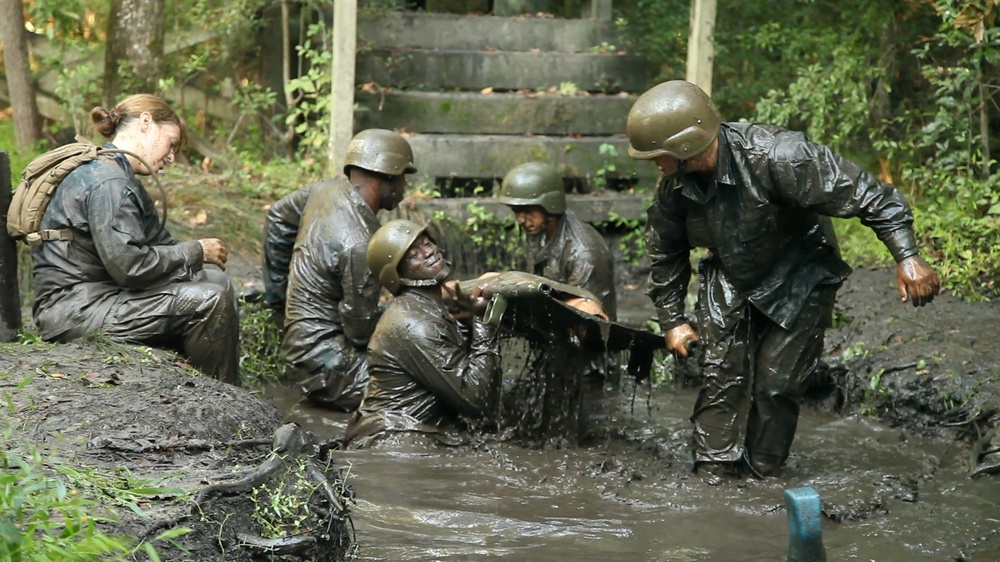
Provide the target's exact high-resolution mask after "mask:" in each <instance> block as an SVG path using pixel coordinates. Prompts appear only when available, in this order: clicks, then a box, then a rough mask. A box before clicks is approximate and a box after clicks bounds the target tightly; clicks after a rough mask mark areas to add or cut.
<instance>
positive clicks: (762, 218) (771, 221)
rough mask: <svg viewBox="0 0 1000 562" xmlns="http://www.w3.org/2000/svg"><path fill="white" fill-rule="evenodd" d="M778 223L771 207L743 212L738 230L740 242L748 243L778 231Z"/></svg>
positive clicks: (760, 207) (754, 208)
mask: <svg viewBox="0 0 1000 562" xmlns="http://www.w3.org/2000/svg"><path fill="white" fill-rule="evenodd" d="M777 226H778V223H777V219H776V218H775V216H774V211H773V210H772V209H771V208H770V205H767V204H764V205H760V206H758V207H753V208H751V209H749V210H745V211H743V212H742V214H741V216H740V224H739V227H738V228H737V231H738V234H739V237H740V240H741V241H743V242H747V241H749V240H753V239H755V238H760V237H761V236H764V235H765V234H767V233H769V232H774V231H775V230H776V229H777Z"/></svg>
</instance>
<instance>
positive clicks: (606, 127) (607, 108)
mask: <svg viewBox="0 0 1000 562" xmlns="http://www.w3.org/2000/svg"><path fill="white" fill-rule="evenodd" d="M355 100H356V101H357V103H358V105H359V106H360V108H362V109H361V110H360V111H357V112H355V117H356V127H357V128H358V129H359V130H360V129H368V128H371V127H381V128H384V129H402V130H406V131H412V132H420V133H459V134H499V135H522V134H525V133H528V134H536V135H583V136H599V135H615V134H620V133H621V132H622V131H624V130H625V118H626V117H627V116H628V110H629V108H631V107H632V104H633V103H634V102H635V96H631V95H624V94H619V95H575V96H561V95H557V94H479V93H469V92H413V91H398V90H396V91H388V92H366V91H358V92H357V93H356V97H355Z"/></svg>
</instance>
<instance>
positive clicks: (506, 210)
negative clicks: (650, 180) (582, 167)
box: [414, 193, 652, 223]
mask: <svg viewBox="0 0 1000 562" xmlns="http://www.w3.org/2000/svg"><path fill="white" fill-rule="evenodd" d="M651 203H652V197H651V196H650V195H649V194H636V193H593V194H587V195H576V194H567V195H566V206H567V207H568V208H569V209H571V210H572V211H573V213H574V214H575V215H576V216H577V218H579V219H580V220H582V221H584V222H589V223H604V222H613V221H614V220H615V219H616V218H618V217H620V218H623V219H626V220H630V221H639V222H645V221H646V209H648V208H649V205H650V204H651ZM472 204H474V205H478V206H481V207H483V208H484V209H485V210H486V211H487V212H490V213H492V214H493V215H495V216H496V217H497V218H500V219H503V218H506V217H507V216H508V215H510V214H511V211H510V207H508V206H507V205H504V204H503V203H500V202H499V201H497V200H496V199H495V198H494V197H449V198H435V199H421V200H417V201H416V202H415V203H414V207H415V208H416V209H420V210H422V211H424V212H425V213H426V214H427V216H433V215H434V213H435V212H437V211H441V212H443V213H444V214H446V215H448V216H449V217H452V218H454V219H456V220H459V221H466V220H469V219H473V218H475V217H476V214H475V213H473V212H472V211H471V210H470V209H469V205H472Z"/></svg>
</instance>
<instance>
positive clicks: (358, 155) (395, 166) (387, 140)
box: [344, 129, 417, 176]
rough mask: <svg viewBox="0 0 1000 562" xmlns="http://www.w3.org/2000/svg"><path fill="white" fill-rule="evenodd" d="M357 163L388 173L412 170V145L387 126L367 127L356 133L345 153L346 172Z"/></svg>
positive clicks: (371, 169)
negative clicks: (381, 127) (380, 127)
mask: <svg viewBox="0 0 1000 562" xmlns="http://www.w3.org/2000/svg"><path fill="white" fill-rule="evenodd" d="M349 166H357V167H358V168H363V169H365V170H370V171H372V172H378V173H380V174H385V175H387V176H400V175H403V174H413V173H415V172H416V171H417V167H416V166H414V165H413V149H412V148H411V147H410V143H409V142H407V140H406V139H404V138H403V136H402V135H400V134H399V133H397V132H395V131H390V130H388V129H365V130H364V131H361V132H360V133H358V134H356V135H354V138H352V139H351V142H350V144H348V145H347V154H346V155H345V156H344V175H349V174H348V167H349Z"/></svg>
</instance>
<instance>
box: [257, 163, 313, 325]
mask: <svg viewBox="0 0 1000 562" xmlns="http://www.w3.org/2000/svg"><path fill="white" fill-rule="evenodd" d="M324 183H327V182H326V181H324V182H318V183H313V184H309V185H307V186H304V187H300V188H299V189H296V190H295V191H293V192H291V193H289V194H288V195H286V196H284V197H282V198H281V199H278V200H277V201H275V202H274V204H273V205H271V208H270V209H268V211H267V219H266V224H265V225H264V267H263V277H264V304H265V305H267V306H269V307H272V308H281V309H284V305H285V292H286V291H287V290H288V267H289V265H290V264H291V261H292V249H293V248H294V247H295V238H296V237H297V236H298V234H299V223H300V221H301V219H302V213H303V212H304V211H305V208H306V202H307V201H309V194H310V193H312V190H313V189H314V188H315V187H316V186H318V185H323V184H324Z"/></svg>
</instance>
